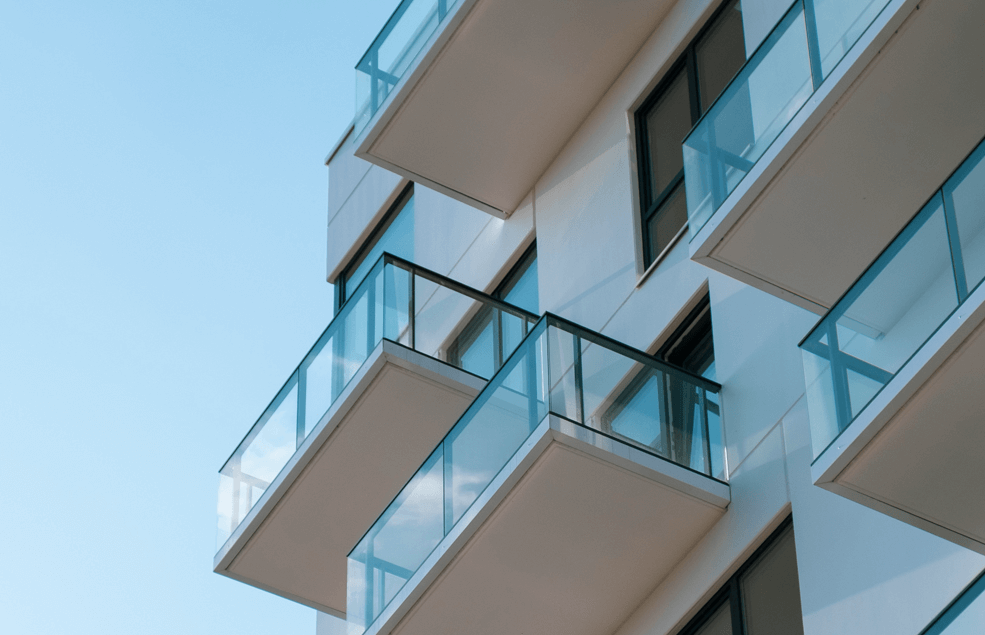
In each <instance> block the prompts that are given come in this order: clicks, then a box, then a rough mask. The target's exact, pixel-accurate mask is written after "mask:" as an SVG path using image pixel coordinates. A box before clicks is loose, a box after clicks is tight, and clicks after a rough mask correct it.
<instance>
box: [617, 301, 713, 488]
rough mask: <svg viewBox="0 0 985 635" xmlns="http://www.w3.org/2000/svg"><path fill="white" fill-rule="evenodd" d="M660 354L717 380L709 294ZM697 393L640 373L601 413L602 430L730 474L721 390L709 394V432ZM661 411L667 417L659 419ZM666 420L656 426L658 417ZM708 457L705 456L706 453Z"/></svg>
mask: <svg viewBox="0 0 985 635" xmlns="http://www.w3.org/2000/svg"><path fill="white" fill-rule="evenodd" d="M656 357H659V358H660V359H662V360H664V361H665V362H667V363H670V364H673V365H674V366H677V367H679V368H683V369H684V370H686V371H688V372H691V373H693V374H695V375H700V376H701V377H704V378H705V379H710V380H711V381H717V378H716V376H715V347H714V342H713V338H712V333H711V303H710V301H709V299H708V296H707V295H706V296H705V297H704V298H702V299H701V301H699V302H698V305H697V306H696V307H695V308H694V309H692V310H691V312H690V313H689V314H688V315H687V317H685V318H684V320H683V321H682V322H681V325H680V326H679V327H678V328H677V329H676V330H675V331H674V332H673V334H671V336H670V337H669V338H668V339H667V342H666V343H665V344H664V345H663V346H662V347H661V348H660V350H659V351H658V352H657V354H656ZM697 398H698V396H697V395H696V394H695V393H694V392H693V391H691V390H685V389H684V388H683V385H682V384H681V382H679V381H675V379H674V378H672V377H669V376H668V377H662V376H660V375H658V374H656V373H640V374H639V375H638V376H636V377H635V378H634V379H633V381H632V382H630V384H629V385H628V386H627V387H626V389H625V390H624V391H623V392H622V394H620V396H619V397H617V398H616V399H615V400H614V401H613V404H612V406H610V407H609V409H608V410H607V411H606V413H605V414H604V415H603V417H602V429H603V430H604V431H605V432H607V433H609V434H612V435H613V436H615V437H617V438H619V439H622V440H624V441H627V442H629V443H632V444H634V445H640V446H642V447H644V448H647V449H650V450H653V451H655V452H657V453H658V454H660V455H661V456H666V457H667V458H669V459H671V460H672V461H674V462H676V463H679V464H681V465H691V466H694V467H695V468H696V469H699V470H700V471H704V472H706V473H708V474H711V475H712V476H714V477H716V478H720V479H723V478H724V477H725V465H724V463H723V462H722V459H721V457H722V456H723V453H722V447H723V439H722V434H721V406H720V405H719V397H718V395H717V394H713V393H707V394H706V396H705V398H706V399H707V401H708V436H709V438H708V439H707V443H706V442H705V441H706V440H705V438H704V430H703V429H701V428H700V427H699V426H698V424H699V423H700V422H699V421H697V420H696V418H695V417H694V415H693V413H694V411H695V408H696V407H697V405H698V404H697V402H696V401H695V400H696V399H697ZM655 412H659V413H661V415H662V416H660V417H654V416H653V413H655ZM655 420H659V421H660V422H661V425H660V429H655V427H654V425H653V421H655ZM703 455H704V456H703Z"/></svg>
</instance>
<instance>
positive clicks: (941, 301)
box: [802, 194, 958, 457]
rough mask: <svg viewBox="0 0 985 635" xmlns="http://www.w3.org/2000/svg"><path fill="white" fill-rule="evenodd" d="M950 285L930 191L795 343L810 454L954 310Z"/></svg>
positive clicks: (938, 210) (936, 203) (938, 211)
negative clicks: (801, 363)
mask: <svg viewBox="0 0 985 635" xmlns="http://www.w3.org/2000/svg"><path fill="white" fill-rule="evenodd" d="M955 284H956V283H955V279H954V270H953V267H952V263H951V257H950V249H949V243H948V234H947V227H946V224H945V220H944V206H943V199H942V197H941V195H940V194H938V195H937V196H935V197H934V198H933V199H932V200H931V201H930V202H929V203H928V204H927V205H926V206H925V207H924V208H923V210H921V211H920V213H919V214H918V215H917V216H916V218H914V220H913V221H911V222H910V224H909V225H908V226H907V227H906V228H905V229H904V230H903V233H901V234H900V236H899V237H898V238H897V239H896V240H895V241H894V242H893V243H892V244H891V245H890V246H889V248H888V249H887V250H886V251H885V252H884V253H883V254H882V255H881V256H880V257H879V259H878V260H877V261H876V262H875V263H874V264H873V265H872V267H870V268H869V270H868V271H867V272H866V273H865V274H863V276H862V278H861V279H860V280H859V281H858V282H857V283H856V284H855V286H854V287H853V288H852V289H851V290H850V291H849V293H848V294H847V295H846V296H845V298H843V299H842V300H841V301H840V302H839V304H838V305H837V306H835V308H834V309H833V310H832V311H831V313H829V314H828V316H826V317H825V318H824V320H822V322H821V323H820V324H818V326H817V327H815V331H814V332H813V333H812V334H811V335H810V336H809V337H808V339H807V340H806V341H805V342H804V344H803V345H802V348H803V349H804V365H805V366H804V368H805V373H806V375H805V379H806V381H807V398H808V408H809V411H810V419H811V429H812V441H813V443H814V455H815V457H816V456H817V455H819V454H820V453H821V452H823V451H824V449H825V448H826V447H827V446H828V445H829V444H830V442H831V441H832V440H833V439H834V438H835V437H836V436H837V435H838V434H839V433H840V432H841V431H842V430H844V429H845V428H847V427H848V424H849V423H850V422H851V421H852V420H853V419H854V418H855V417H856V416H857V415H858V414H859V413H860V412H861V411H862V409H863V408H865V406H866V405H867V404H868V403H869V402H870V401H871V400H872V398H873V397H874V396H875V395H876V394H878V392H879V391H880V390H882V388H883V387H884V386H885V385H886V384H887V383H888V382H889V380H890V379H892V377H893V376H894V375H895V374H896V373H897V372H899V370H900V368H901V367H902V366H903V364H905V363H906V362H907V361H908V360H909V359H910V357H912V356H913V354H914V353H915V352H916V351H917V350H918V349H919V348H920V347H921V346H923V344H924V343H925V342H926V341H927V339H928V338H929V337H930V336H931V335H933V333H934V332H935V331H936V330H937V328H938V327H939V326H940V325H941V324H942V323H943V322H944V320H946V319H947V317H948V316H949V315H950V314H951V312H952V311H954V309H955V308H957V306H958V297H957V290H956V286H955ZM832 323H834V330H832ZM821 334H824V335H825V338H826V339H819V337H820V335H821ZM832 345H833V350H832Z"/></svg>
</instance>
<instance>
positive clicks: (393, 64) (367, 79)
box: [354, 0, 461, 135]
mask: <svg viewBox="0 0 985 635" xmlns="http://www.w3.org/2000/svg"><path fill="white" fill-rule="evenodd" d="M459 2H461V0H403V1H402V2H401V3H400V6H398V7H397V10H396V11H394V12H393V15H391V16H390V19H389V20H387V22H386V24H385V25H384V26H383V29H382V30H381V31H380V33H379V35H377V36H376V39H375V40H373V43H372V44H371V45H370V47H369V49H367V50H366V52H365V53H364V54H363V56H362V59H360V60H359V63H358V64H356V117H355V122H354V126H355V134H356V135H358V134H359V133H361V132H362V131H363V129H364V128H365V127H366V124H368V123H369V121H370V119H372V118H373V115H375V114H376V111H377V110H379V109H380V106H381V105H382V104H383V102H384V101H385V100H386V98H387V96H388V95H389V94H390V91H391V90H392V89H393V87H394V86H396V85H397V83H398V82H399V81H400V79H401V78H402V77H403V75H404V73H405V72H407V69H408V68H409V67H410V64H411V62H413V61H414V58H416V57H417V54H418V53H420V52H421V48H423V46H424V43H425V42H427V41H428V38H429V37H431V35H432V34H433V33H434V32H435V30H437V28H438V25H439V24H441V23H442V22H443V21H444V20H445V18H446V17H448V14H449V12H450V11H451V10H452V9H454V8H455V7H456V6H457V5H458V3H459Z"/></svg>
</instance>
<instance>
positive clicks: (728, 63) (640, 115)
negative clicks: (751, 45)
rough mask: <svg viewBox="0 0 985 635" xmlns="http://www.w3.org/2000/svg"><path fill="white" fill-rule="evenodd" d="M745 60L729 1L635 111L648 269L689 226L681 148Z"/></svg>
mask: <svg viewBox="0 0 985 635" xmlns="http://www.w3.org/2000/svg"><path fill="white" fill-rule="evenodd" d="M745 61H746V49H745V36H744V34H743V31H742V9H741V7H740V4H739V0H727V1H726V2H725V4H724V5H722V7H721V8H720V9H719V10H718V11H717V12H716V13H715V15H714V16H713V17H712V19H711V20H710V21H709V23H708V25H706V26H705V28H704V29H703V30H702V32H701V33H700V34H699V35H698V37H697V38H695V40H694V42H692V43H691V44H690V45H689V46H688V47H687V49H686V50H685V51H684V54H683V55H681V57H680V59H679V60H677V62H676V63H675V64H674V65H673V67H671V69H670V72H669V73H667V76H666V77H664V78H663V80H662V81H661V82H660V83H659V84H658V85H657V88H656V89H655V90H654V91H653V93H651V94H650V96H649V97H647V99H646V101H645V102H643V105H642V106H640V108H639V110H637V111H636V146H637V157H638V169H639V183H640V212H641V214H642V219H641V220H642V229H643V260H644V262H645V265H646V266H650V264H651V263H653V261H654V260H656V259H657V258H658V257H659V256H660V254H661V253H662V252H663V251H664V250H665V249H666V248H667V247H668V246H669V245H670V244H671V242H673V240H674V238H675V237H676V236H677V235H678V234H679V233H680V232H681V231H682V230H683V229H684V228H685V227H686V226H687V202H686V200H685V194H684V155H683V151H682V150H681V143H682V142H683V141H684V137H686V136H687V133H688V132H689V131H690V130H691V127H692V126H693V125H694V124H695V123H697V122H698V119H699V118H700V117H701V115H702V113H704V112H705V111H706V110H707V109H708V107H709V106H711V104H712V103H713V102H714V101H715V99H716V98H717V97H718V95H719V94H720V93H721V92H722V90H724V89H725V87H726V86H727V85H728V83H729V81H731V79H732V77H733V76H734V75H735V74H736V72H738V70H739V69H740V68H742V65H743V64H745Z"/></svg>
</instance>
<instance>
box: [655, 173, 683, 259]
mask: <svg viewBox="0 0 985 635" xmlns="http://www.w3.org/2000/svg"><path fill="white" fill-rule="evenodd" d="M646 224H647V237H648V239H649V242H650V257H651V258H654V259H655V258H656V257H657V256H659V255H660V253H661V252H662V251H663V250H664V249H665V248H666V247H667V245H669V244H670V243H671V241H673V240H674V238H676V237H677V234H679V233H680V231H681V229H683V228H684V227H686V226H687V201H686V200H685V196H684V185H683V184H679V185H678V186H677V187H675V188H674V191H673V192H671V193H670V195H669V196H668V197H667V199H666V200H664V202H663V205H661V206H660V209H658V210H657V211H656V212H655V213H654V214H653V215H652V216H651V217H650V218H649V219H648V220H647V221H646Z"/></svg>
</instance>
